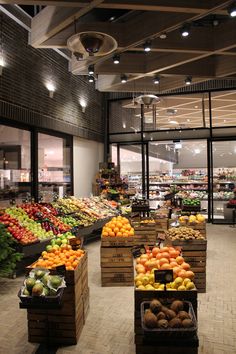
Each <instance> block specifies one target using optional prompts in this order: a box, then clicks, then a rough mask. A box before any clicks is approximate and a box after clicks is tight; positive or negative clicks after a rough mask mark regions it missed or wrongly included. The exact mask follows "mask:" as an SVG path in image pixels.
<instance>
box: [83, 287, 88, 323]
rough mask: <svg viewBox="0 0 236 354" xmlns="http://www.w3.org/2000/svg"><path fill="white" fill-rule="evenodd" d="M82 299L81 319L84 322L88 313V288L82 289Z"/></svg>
mask: <svg viewBox="0 0 236 354" xmlns="http://www.w3.org/2000/svg"><path fill="white" fill-rule="evenodd" d="M82 301H83V320H84V323H85V321H86V318H87V316H88V313H89V288H87V289H84V292H83V295H82Z"/></svg>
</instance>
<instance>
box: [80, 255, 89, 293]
mask: <svg viewBox="0 0 236 354" xmlns="http://www.w3.org/2000/svg"><path fill="white" fill-rule="evenodd" d="M81 284H82V293H84V291H86V290H87V289H88V257H87V255H86V257H85V258H84V260H83V262H82V270H81Z"/></svg>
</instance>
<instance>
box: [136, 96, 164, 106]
mask: <svg viewBox="0 0 236 354" xmlns="http://www.w3.org/2000/svg"><path fill="white" fill-rule="evenodd" d="M135 101H136V102H137V103H139V104H144V106H146V107H149V106H151V105H153V104H157V103H159V102H160V98H159V97H157V96H155V95H141V96H139V97H137V98H135Z"/></svg>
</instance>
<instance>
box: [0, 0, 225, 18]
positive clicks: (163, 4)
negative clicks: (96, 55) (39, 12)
mask: <svg viewBox="0 0 236 354" xmlns="http://www.w3.org/2000/svg"><path fill="white" fill-rule="evenodd" d="M15 3H16V0H1V4H15ZM17 4H19V5H43V6H50V5H51V6H62V7H81V8H83V7H87V6H88V5H89V4H90V3H89V1H88V0H79V1H77V0H17ZM211 4H212V2H211ZM96 7H97V8H102V9H112V10H114V9H118V10H131V11H158V12H174V13H177V12H179V13H192V14H201V13H204V12H205V11H206V9H209V8H210V7H209V3H208V4H207V2H206V3H203V2H202V3H201V5H200V6H199V1H197V0H191V3H190V1H188V0H181V1H180V0H178V5H177V4H176V1H175V0H159V1H158V3H157V4H153V1H151V0H149V1H147V0H110V1H106V2H105V3H101V4H98V5H97V6H96ZM215 13H216V14H220V15H224V14H226V13H227V11H226V10H216V12H215Z"/></svg>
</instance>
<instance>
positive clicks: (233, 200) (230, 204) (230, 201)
mask: <svg viewBox="0 0 236 354" xmlns="http://www.w3.org/2000/svg"><path fill="white" fill-rule="evenodd" d="M228 205H229V206H235V207H236V199H231V200H229V202H228Z"/></svg>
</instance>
